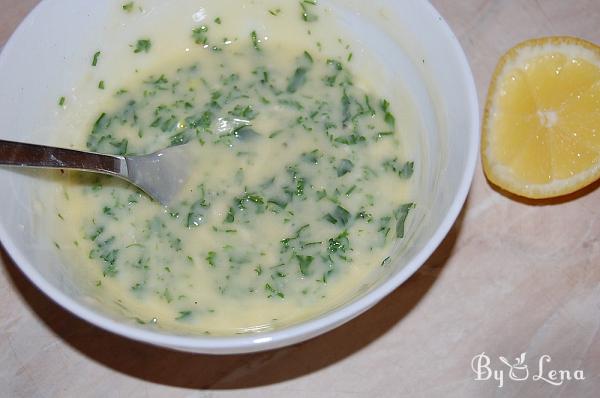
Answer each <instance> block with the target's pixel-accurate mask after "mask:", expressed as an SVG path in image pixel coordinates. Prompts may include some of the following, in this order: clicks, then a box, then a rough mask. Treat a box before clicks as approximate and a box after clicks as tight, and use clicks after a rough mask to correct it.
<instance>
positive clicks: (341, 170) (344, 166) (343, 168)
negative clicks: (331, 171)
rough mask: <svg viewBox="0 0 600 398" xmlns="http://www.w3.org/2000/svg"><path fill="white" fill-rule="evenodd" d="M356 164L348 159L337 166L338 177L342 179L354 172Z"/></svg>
mask: <svg viewBox="0 0 600 398" xmlns="http://www.w3.org/2000/svg"><path fill="white" fill-rule="evenodd" d="M353 168H354V163H352V162H351V161H350V160H348V159H342V160H341V161H340V163H339V164H338V166H337V176H338V177H342V176H344V175H346V174H348V173H350V172H351V171H352V169H353Z"/></svg>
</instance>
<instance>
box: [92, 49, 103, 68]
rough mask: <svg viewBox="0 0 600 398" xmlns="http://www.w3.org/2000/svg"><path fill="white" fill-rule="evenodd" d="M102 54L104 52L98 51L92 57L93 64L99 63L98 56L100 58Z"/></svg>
mask: <svg viewBox="0 0 600 398" xmlns="http://www.w3.org/2000/svg"><path fill="white" fill-rule="evenodd" d="M100 54H102V52H100V51H96V53H95V54H94V58H92V66H96V65H98V58H100Z"/></svg>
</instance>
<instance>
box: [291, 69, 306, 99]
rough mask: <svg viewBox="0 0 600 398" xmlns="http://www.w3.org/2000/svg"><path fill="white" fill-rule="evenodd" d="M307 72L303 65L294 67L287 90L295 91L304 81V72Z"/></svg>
mask: <svg viewBox="0 0 600 398" xmlns="http://www.w3.org/2000/svg"><path fill="white" fill-rule="evenodd" d="M307 73H308V69H307V68H304V67H299V68H296V71H295V72H294V75H293V76H292V78H291V79H290V81H289V83H288V86H287V92H288V93H295V92H296V91H298V89H299V88H300V87H302V86H303V85H304V84H305V83H306V74H307Z"/></svg>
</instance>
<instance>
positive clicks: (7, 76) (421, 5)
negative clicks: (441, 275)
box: [0, 0, 479, 354]
mask: <svg viewBox="0 0 600 398" xmlns="http://www.w3.org/2000/svg"><path fill="white" fill-rule="evenodd" d="M206 1H209V0H206ZM122 3H123V2H122V1H94V2H88V1H80V0H45V1H42V2H41V3H40V5H39V6H38V7H37V8H36V9H35V10H34V11H33V12H32V13H31V14H30V15H29V16H28V17H27V18H26V19H25V21H24V22H23V23H22V24H21V26H20V27H19V28H18V29H17V31H16V32H15V34H14V35H13V36H12V38H11V39H10V41H9V42H8V43H7V45H6V46H5V48H4V49H3V51H2V54H1V55H0V138H4V139H12V140H20V141H28V142H36V143H46V144H56V143H57V142H61V141H60V140H58V141H57V140H56V138H57V136H58V135H59V134H60V132H59V131H57V126H59V125H60V123H59V119H60V116H59V115H60V112H59V109H58V107H57V104H56V101H57V98H58V97H59V96H60V95H61V94H62V95H65V96H66V97H67V101H73V102H76V103H78V106H79V110H80V111H81V113H85V112H89V110H88V108H89V109H94V112H95V111H97V110H96V109H95V108H94V102H93V101H91V102H90V101H83V103H82V101H79V102H78V101H76V100H77V99H78V97H82V98H84V97H85V94H84V89H83V88H82V87H84V86H85V85H86V84H87V85H88V86H89V84H90V81H91V80H93V79H92V77H90V67H89V64H90V56H91V54H93V50H94V49H97V48H104V47H105V46H106V45H107V43H111V42H115V41H116V42H118V41H119V40H121V41H123V40H125V41H127V42H133V39H134V38H135V37H138V36H136V35H139V34H140V32H143V31H144V29H148V28H149V27H156V26H157V24H159V25H160V24H170V26H172V27H173V30H177V26H178V25H183V27H182V29H184V28H185V29H188V28H189V27H188V26H186V25H189V26H193V24H194V21H193V19H192V18H190V20H189V21H185V22H183V23H180V22H181V21H176V20H173V19H172V17H169V16H168V15H166V14H165V15H162V11H164V10H167V9H168V8H169V7H171V8H172V7H175V6H177V7H184V4H187V6H189V7H192V6H194V7H196V9H197V8H199V5H198V4H202V3H203V2H202V1H188V0H177V1H174V0H171V1H164V0H160V1H158V0H147V1H145V2H144V6H145V7H146V9H147V11H149V12H147V13H146V14H147V15H145V17H144V18H141V19H140V20H141V22H139V23H128V22H123V21H125V20H124V19H121V20H119V21H120V22H114V20H113V19H112V16H111V15H112V13H113V11H114V10H115V9H118V8H119V7H120V5H121V4H122ZM321 3H322V4H324V6H327V7H331V9H332V10H334V15H335V16H336V18H337V19H339V23H340V24H342V25H345V26H347V27H348V28H352V29H349V30H351V31H352V32H353V34H354V35H355V37H356V38H357V39H356V40H357V41H358V42H360V43H362V45H363V46H365V47H366V48H369V49H370V50H372V51H373V52H374V53H375V54H376V56H377V57H378V59H379V61H380V62H381V63H382V65H383V66H384V68H383V69H385V71H384V70H382V74H381V79H384V80H385V81H383V84H384V85H385V86H386V87H387V90H388V91H389V93H388V94H389V95H390V96H393V95H394V87H395V86H396V85H397V84H398V85H400V84H401V85H403V86H404V88H405V89H406V90H407V91H408V92H409V93H410V95H411V96H412V101H413V102H414V103H415V105H416V107H417V109H418V112H419V117H420V120H421V122H422V124H423V127H424V133H423V136H422V137H420V143H419V148H420V152H421V158H420V159H418V165H419V168H420V170H422V171H424V172H422V173H421V175H420V176H419V177H418V191H419V200H418V207H417V211H416V212H415V213H414V215H413V216H412V217H411V221H410V222H409V224H408V226H407V228H408V231H409V239H408V240H409V242H410V244H409V245H406V247H404V248H403V250H402V255H397V256H396V257H395V260H394V263H393V267H391V271H390V273H389V274H388V275H386V276H385V278H382V279H381V280H379V281H377V283H375V284H373V285H372V286H371V287H370V288H369V289H366V290H365V291H363V292H361V293H360V294H358V295H357V297H355V298H354V299H353V300H352V301H351V302H348V303H347V304H346V305H344V306H342V307H339V308H337V309H334V310H332V311H330V312H329V313H326V314H324V315H322V316H320V317H318V318H315V319H311V320H309V321H306V322H303V323H301V324H297V325H294V326H291V327H288V328H284V329H281V330H276V331H272V332H264V333H260V334H256V335H240V336H233V337H196V336H180V335H175V334H169V333H167V332H160V331H154V330H149V329H144V328H142V327H138V326H135V325H132V324H131V323H129V322H126V321H125V320H123V319H119V318H118V317H116V316H114V315H112V314H109V313H107V312H104V311H102V310H101V309H98V308H96V307H94V306H92V305H90V304H89V302H88V301H87V300H86V299H85V297H84V295H82V294H81V293H80V292H79V290H78V288H77V286H76V284H74V283H73V281H72V280H71V279H70V278H69V276H68V273H67V272H66V271H65V269H66V267H65V266H64V265H63V261H62V260H61V258H60V257H59V256H58V255H57V253H56V250H54V249H53V247H52V241H51V239H49V238H48V236H47V234H45V233H44V232H43V229H42V228H40V225H41V224H43V220H44V213H45V212H46V211H48V209H47V208H46V207H45V205H46V201H45V200H44V198H43V197H40V195H42V193H43V192H44V187H45V186H46V185H48V184H50V182H47V181H45V180H43V179H40V178H39V176H37V175H36V174H35V173H34V174H31V173H22V172H18V171H15V170H6V169H0V187H2V197H3V204H2V206H1V207H0V239H1V241H2V244H3V245H4V247H5V248H6V250H7V251H8V253H9V254H10V255H11V256H12V258H13V259H14V261H15V263H16V264H17V265H18V266H19V267H20V268H21V270H22V271H23V272H24V273H25V275H27V277H28V278H29V279H30V280H31V281H32V282H33V283H34V284H35V285H37V287H38V288H39V289H41V290H42V291H43V292H44V293H46V294H47V295H48V296H49V297H50V298H52V299H53V300H54V301H56V302H57V303H59V304H60V305H61V306H63V307H64V308H66V309H68V310H69V311H71V312H72V313H74V314H76V315H77V316H79V317H81V318H83V319H85V320H87V321H89V322H91V323H93V324H95V325H97V326H99V327H101V328H104V329H107V330H109V331H111V332H114V333H117V334H120V335H122V336H126V337H129V338H132V339H135V340H139V341H143V342H147V343H150V344H155V345H158V346H163V347H169V348H174V349H179V350H184V351H191V352H202V353H214V354H226V353H241V352H252V351H259V350H266V349H271V348H276V347H281V346H285V345H289V344H293V343H297V342H299V341H302V340H306V339H309V338H311V337H314V336H316V335H319V334H321V333H324V332H326V331H328V330H330V329H332V328H334V327H336V326H339V325H341V324H342V323H344V322H347V321H348V320H350V319H352V318H354V317H356V316H357V315H359V314H361V313H362V312H364V311H366V310H367V309H369V308H370V307H372V306H373V305H375V304H376V303H377V302H379V301H380V300H381V299H382V298H384V297H385V296H386V295H387V294H389V293H390V292H391V291H393V290H394V289H396V288H397V287H398V286H399V285H401V284H402V283H403V282H404V281H406V280H407V279H408V278H409V277H410V276H411V275H412V274H413V273H414V272H415V271H416V270H417V269H418V268H419V267H420V266H421V265H422V264H423V263H424V262H425V261H426V260H427V258H428V257H429V256H430V255H431V254H432V252H433V251H434V250H435V249H436V247H437V246H438V245H439V244H440V242H441V241H442V240H443V239H444V237H445V236H446V234H447V233H448V231H449V229H450V228H451V226H452V224H453V223H454V221H455V220H456V217H457V216H458V214H459V212H460V210H461V207H462V205H463V203H464V201H465V198H466V196H467V193H468V191H469V187H470V184H471V181H472V178H473V173H474V169H475V163H476V159H477V153H478V146H479V114H478V103H477V94H476V91H475V85H474V82H473V77H472V74H471V71H470V68H469V65H468V63H467V60H466V57H465V55H464V53H463V51H462V49H461V47H460V45H459V43H458V41H457V39H456V37H455V36H454V35H453V33H452V32H451V30H450V28H449V27H448V25H447V24H446V23H445V22H444V20H443V18H442V17H441V16H440V15H439V14H438V13H437V11H436V10H435V9H434V8H433V7H432V6H431V5H430V4H429V3H428V2H425V1H422V0H405V1H394V0H370V1H369V2H364V1H363V0H322V1H321ZM366 3H368V4H366ZM190 11H193V10H192V9H190ZM167 14H168V13H167ZM188 15H193V12H190V13H189V14H188ZM195 17H198V14H196V15H195ZM187 32H189V30H187ZM121 47H125V49H126V50H127V51H126V52H128V53H130V52H131V51H130V49H127V48H126V46H121ZM153 48H154V47H153ZM169 48H170V47H169V43H167V42H165V43H163V44H161V43H160V40H159V41H158V42H157V44H156V48H155V49H156V51H158V53H160V51H168V50H169ZM123 54H125V52H123ZM123 54H118V53H117V54H116V55H114V54H113V56H114V57H120V56H124V55H123ZM108 59H109V60H110V58H108ZM104 61H106V59H105V60H104ZM132 62H137V61H132ZM108 63H110V62H105V64H108ZM139 67H140V68H143V67H144V65H143V64H141V65H139ZM118 78H119V76H116V77H115V79H117V80H118ZM94 82H95V81H94ZM73 127H80V126H76V123H75V125H74V126H73Z"/></svg>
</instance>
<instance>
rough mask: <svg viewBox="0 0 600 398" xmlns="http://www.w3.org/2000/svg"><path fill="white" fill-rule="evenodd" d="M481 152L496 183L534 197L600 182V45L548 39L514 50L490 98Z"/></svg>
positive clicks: (502, 65) (499, 69) (504, 61)
mask: <svg viewBox="0 0 600 398" xmlns="http://www.w3.org/2000/svg"><path fill="white" fill-rule="evenodd" d="M481 154H482V161H483V169H484V171H485V174H486V176H487V177H488V179H489V180H490V181H491V182H492V183H493V184H495V185H497V186H499V187H500V188H502V189H505V190H507V191H509V192H511V193H514V194H517V195H520V196H524V197H527V198H534V199H536V198H537V199H539V198H551V197H556V196H562V195H566V194H569V193H572V192H575V191H577V190H579V189H581V188H583V187H584V186H586V185H588V184H590V183H591V182H593V181H595V180H597V179H598V178H600V47H598V46H596V45H595V44H593V43H589V42H587V41H584V40H581V39H578V38H573V37H548V38H542V39H535V40H529V41H526V42H524V43H521V44H519V45H517V46H516V47H514V48H512V49H511V50H509V51H508V52H507V53H506V54H505V55H504V56H503V57H502V58H501V60H500V62H499V64H498V66H497V67H496V71H495V73H494V77H493V80H492V83H491V86H490V89H489V92H488V98H487V103H486V107H485V112H484V120H483V129H482V142H481Z"/></svg>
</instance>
